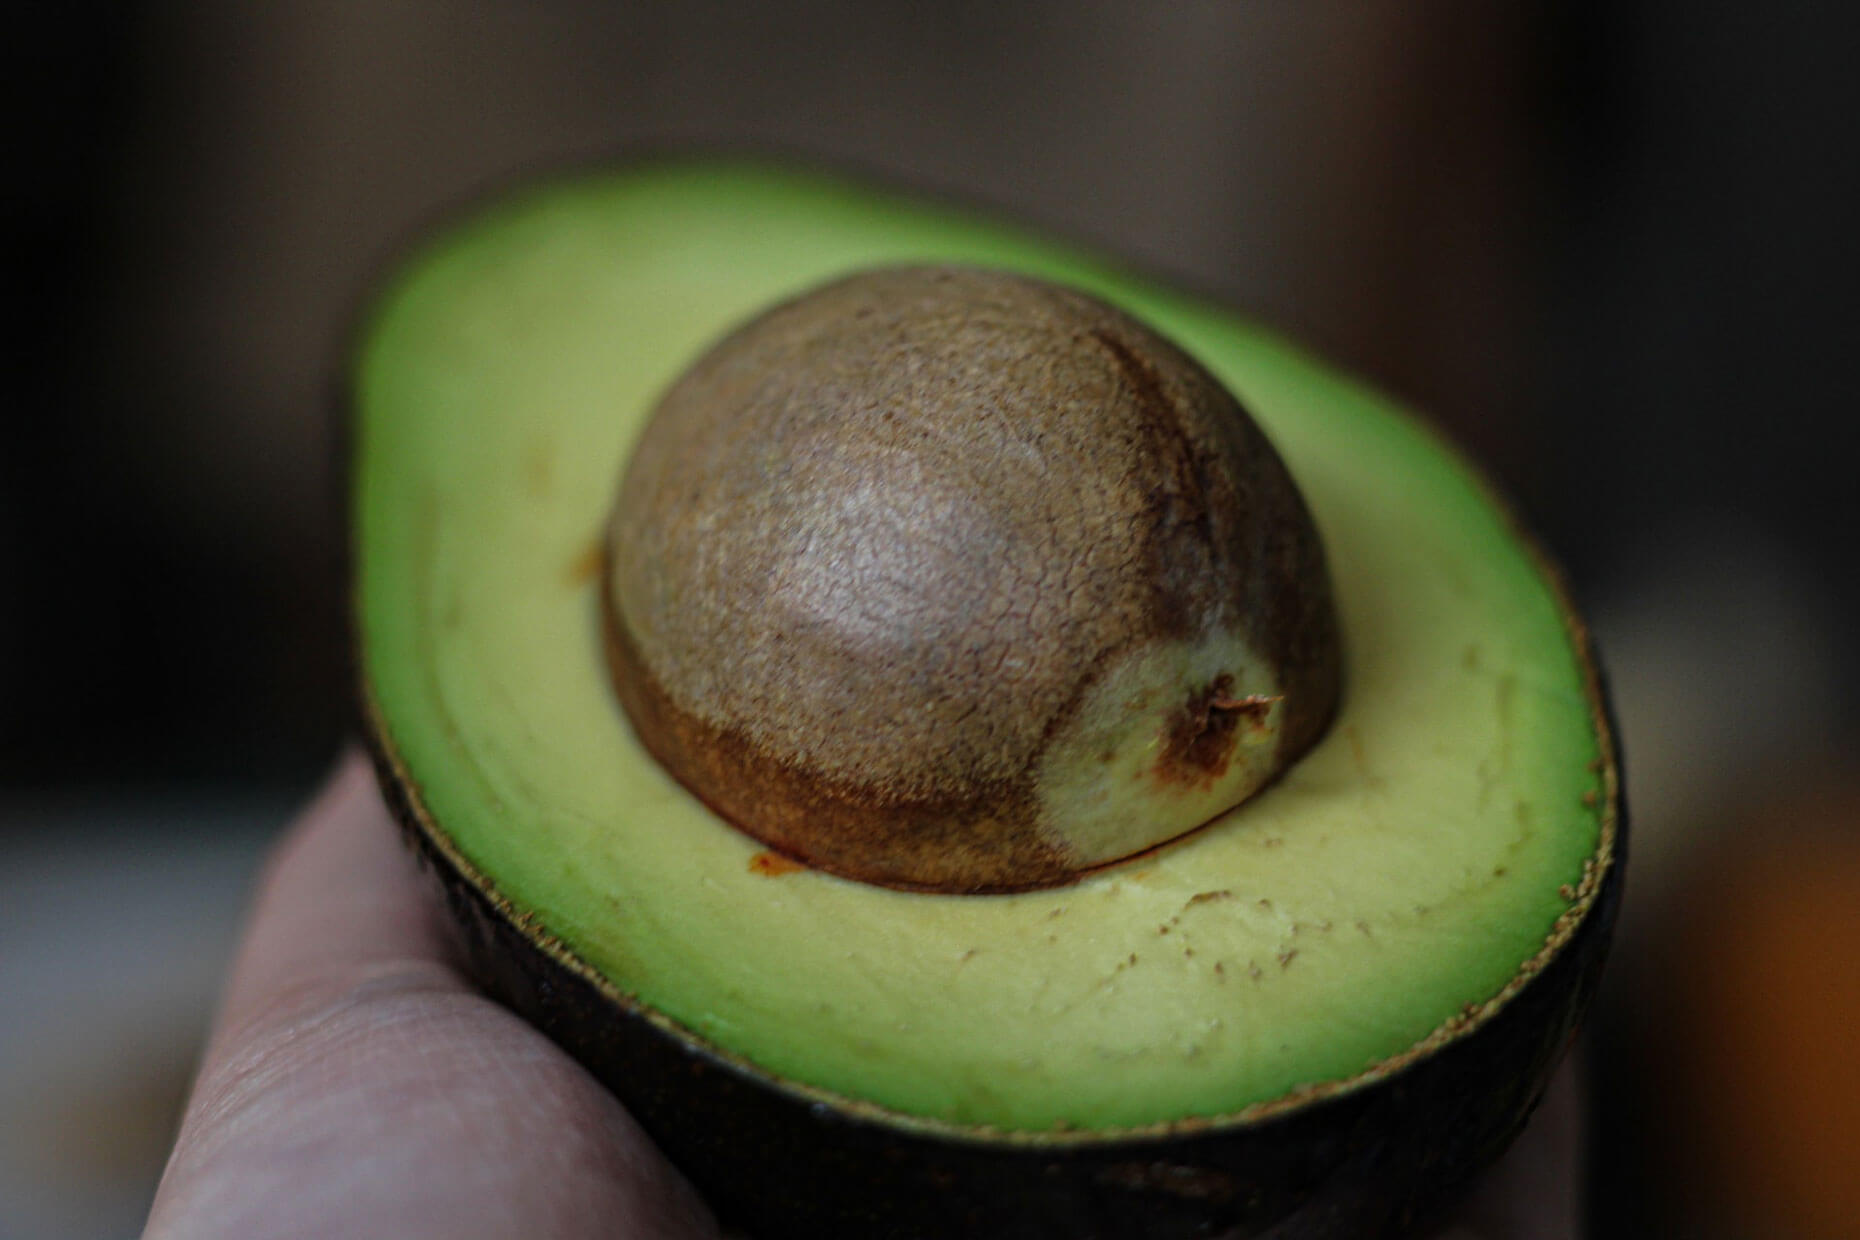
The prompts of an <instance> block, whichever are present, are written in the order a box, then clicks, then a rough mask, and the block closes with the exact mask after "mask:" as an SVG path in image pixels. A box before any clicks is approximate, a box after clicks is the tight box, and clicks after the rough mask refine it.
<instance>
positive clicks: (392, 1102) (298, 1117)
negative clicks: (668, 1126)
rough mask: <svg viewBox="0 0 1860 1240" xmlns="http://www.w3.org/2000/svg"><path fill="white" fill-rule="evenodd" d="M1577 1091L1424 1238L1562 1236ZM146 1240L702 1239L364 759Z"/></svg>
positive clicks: (1541, 1239)
mask: <svg viewBox="0 0 1860 1240" xmlns="http://www.w3.org/2000/svg"><path fill="white" fill-rule="evenodd" d="M1570 1076H1571V1074H1570V1072H1568V1071H1565V1072H1563V1073H1562V1074H1561V1076H1560V1078H1559V1080H1558V1082H1557V1083H1556V1084H1555V1085H1553V1086H1552V1089H1551V1093H1550V1096H1549V1097H1548V1098H1547V1099H1546V1101H1545V1103H1544V1105H1543V1106H1542V1107H1541V1108H1540V1109H1539V1113H1538V1115H1537V1116H1536V1118H1535V1119H1534V1120H1533V1121H1532V1124H1531V1126H1530V1127H1529V1128H1528V1129H1527V1130H1526V1131H1525V1133H1524V1135H1523V1136H1522V1137H1521V1138H1520V1139H1519V1141H1518V1143H1517V1144H1516V1145H1515V1146H1514V1147H1513V1149H1512V1150H1511V1152H1510V1153H1508V1154H1507V1155H1506V1157H1505V1159H1504V1160H1503V1161H1502V1162H1501V1163H1500V1164H1499V1165H1498V1166H1497V1167H1496V1168H1494V1169H1493V1170H1492V1171H1491V1172H1489V1173H1488V1174H1487V1175H1486V1176H1485V1177H1484V1179H1483V1180H1482V1182H1481V1184H1480V1186H1479V1188H1478V1189H1476V1190H1475V1192H1474V1194H1473V1195H1472V1197H1471V1198H1470V1199H1469V1200H1468V1201H1467V1203H1466V1204H1465V1205H1464V1207H1463V1208H1461V1209H1460V1210H1459V1211H1457V1212H1456V1214H1455V1216H1454V1220H1453V1222H1452V1223H1451V1224H1450V1225H1449V1226H1448V1227H1447V1229H1446V1230H1445V1231H1443V1232H1441V1233H1439V1237H1438V1240H1568V1238H1569V1237H1573V1236H1574V1235H1575V1234H1576V1209H1575V1200H1576V1193H1575V1183H1574V1172H1575V1163H1576V1160H1575V1149H1576V1144H1577V1140H1576V1138H1577V1129H1578V1123H1577V1115H1576V1105H1575V1103H1576V1099H1575V1091H1574V1088H1573V1085H1572V1083H1571V1080H1570V1079H1569V1078H1570ZM144 1236H145V1240H179V1238H181V1237H187V1238H188V1240H216V1238H219V1237H225V1238H228V1240H231V1238H233V1237H237V1238H239V1240H271V1238H284V1237H292V1238H296V1237H324V1236H357V1237H363V1236H383V1237H387V1236H392V1237H397V1238H401V1240H420V1238H421V1237H435V1238H437V1237H446V1238H447V1240H465V1238H469V1237H508V1236H525V1237H535V1238H537V1240H558V1238H559V1240H579V1238H581V1237H587V1238H589V1240H593V1238H594V1237H615V1236H628V1237H642V1238H644V1237H652V1238H654V1240H717V1238H718V1237H719V1236H720V1233H719V1231H718V1228H717V1225H716V1223H715V1222H714V1221H713V1220H712V1218H711V1217H710V1214H709V1212H708V1211H707V1210H706V1209H705V1208H704V1206H703V1204H702V1203H701V1202H700V1201H699V1200H698V1198H697V1196H696V1195H695V1194H694V1193H693V1192H692V1190H691V1188H690V1187H689V1186H688V1185H687V1184H686V1183H685V1182H684V1180H683V1179H682V1178H681V1177H680V1176H679V1175H678V1173H677V1172H676V1171H674V1170H673V1169H672V1168H671V1166H670V1165H669V1164H667V1163H666V1162H665V1160H664V1159H663V1158H662V1157H661V1156H660V1155H659V1153H658V1151H657V1150H655V1149H654V1148H653V1146H652V1143H651V1142H650V1140H649V1139H648V1138H647V1137H646V1135H645V1134H644V1133H643V1132H641V1131H640V1129H639V1127H638V1125H637V1124H635V1123H634V1122H633V1120H632V1118H631V1117H630V1116H629V1115H628V1114H627V1113H626V1111H625V1110H624V1109H623V1108H622V1107H621V1106H620V1104H619V1103H618V1102H617V1101H615V1099H614V1098H613V1096H612V1095H611V1094H609V1093H608V1092H607V1091H606V1090H605V1089H604V1088H602V1087H601V1085H600V1084H598V1083H597V1082H596V1081H595V1080H594V1078H593V1077H591V1076H590V1075H588V1074H587V1072H585V1071H584V1070H583V1069H582V1068H581V1067H580V1066H579V1065H577V1064H576V1063H575V1062H574V1061H573V1060H572V1059H570V1058H569V1057H568V1056H567V1055H566V1054H564V1053H563V1052H562V1051H561V1050H559V1049H558V1048H557V1047H556V1046H555V1045H554V1044H553V1043H551V1042H550V1041H549V1040H548V1039H547V1038H545V1037H544V1036H543V1035H542V1034H540V1033H538V1032H537V1031H536V1030H534V1029H533V1028H531V1027H530V1026H529V1025H527V1024H525V1023H524V1022H523V1021H522V1020H521V1019H519V1018H518V1017H516V1016H515V1015H513V1014H512V1013H510V1012H509V1011H507V1010H505V1009H504V1008H502V1007H500V1006H498V1005H497V1004H496V1003H495V1002H493V1001H492V1000H490V999H488V998H486V997H485V996H484V995H482V994H480V993H479V992H478V990H477V989H476V988H475V987H474V986H473V985H472V984H471V982H470V981H468V980H467V978H466V975H465V972H464V970H463V967H462V964H461V962H460V961H459V960H458V959H457V957H456V956H455V955H454V952H453V948H452V940H451V938H450V935H449V932H448V929H447V927H446V925H445V923H444V911H443V910H442V909H441V908H440V907H439V904H438V901H437V898H436V896H435V894H434V893H433V892H432V891H431V889H430V888H429V887H428V885H427V883H426V880H425V879H424V878H423V876H422V875H421V874H420V873H419V871H418V868H417V866H416V864H415V863H414V860H413V858H412V856H411V855H410V854H409V853H408V852H407V850H406V849H405V848H404V847H403V846H402V845H401V843H400V840H399V836H398V831H397V828H396V827H395V825H394V823H393V821H392V820H391V819H390V817H389V815H388V812H387V810H386V808H385V807H384V806H383V804H382V802H381V799H380V796H379V795H378V793H377V792H376V790H375V786H374V783H373V780H372V777H371V776H370V774H369V772H368V769H367V766H366V764H365V762H363V761H362V760H361V759H360V758H357V757H350V758H348V759H345V761H344V762H343V763H342V765H341V767H340V768H339V770H338V771H337V773H336V775H335V777H334V778H333V779H332V780H331V782H330V784H329V785H328V787H327V788H326V789H325V790H324V791H323V793H322V794H321V795H320V796H319V797H318V798H317V800H316V801H315V803H314V804H312V805H311V806H310V808H309V809H308V810H307V811H306V812H305V813H304V814H303V816H302V817H301V818H300V819H299V821H298V822H297V824H296V825H295V826H294V827H293V828H292V829H291V830H290V831H289V833H288V834H287V835H286V836H285V838H284V840H283V841H282V842H281V843H280V844H279V846H278V847H277V849H276V850H275V852H274V854H273V856H272V858H271V860H270V861H269V863H268V864H267V867H266V869H265V871H264V874H263V876H262V878H261V880H260V883H259V887H258V894H257V897H256V900H255V902H254V904H253V907H252V911H251V914H250V917H249V921H248V924H247V926H246V930H245V933H244V937H243V941H242V943H241V945H240V947H239V950H238V953H237V956H236V958H235V960H234V963H233V966H232V971H231V974H230V977H229V979H228V981H227V984H226V990H225V993H224V995H223V997H222V1000H221V1008H220V1012H219V1015H218V1018H217V1020H216V1022H215V1027H214V1032H213V1035H212V1038H211V1040H210V1042H209V1045H208V1048H207V1053H206V1057H205V1059H204V1061H203V1062H202V1064H201V1068H200V1072H199V1075H198V1077H197V1079H196V1080H195V1083H194V1088H193V1092H192V1096H191V1097H190V1099H189V1102H188V1106H187V1110H186V1114H185V1117H184V1118H183V1120H182V1123H181V1129H180V1133H179V1135H178V1137H177V1139H176V1142H175V1147H174V1151H173V1153H172V1155H171V1156H170V1158H169V1162H168V1167H167V1170H166V1172H165V1173H164V1175H163V1176H162V1181H161V1185H160V1188H159V1189H158V1190H157V1192H156V1197H155V1203H154V1207H153V1210H152V1212H151V1214H150V1217H149V1222H148V1227H147V1230H146V1231H145V1232H144Z"/></svg>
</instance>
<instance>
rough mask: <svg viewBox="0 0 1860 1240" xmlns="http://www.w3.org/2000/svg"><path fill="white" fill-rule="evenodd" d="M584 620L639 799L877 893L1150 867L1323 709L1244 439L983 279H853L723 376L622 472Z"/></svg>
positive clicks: (1140, 353) (1304, 562) (1009, 283)
mask: <svg viewBox="0 0 1860 1240" xmlns="http://www.w3.org/2000/svg"><path fill="white" fill-rule="evenodd" d="M601 597H602V604H603V608H604V632H605V640H606V647H607V655H608V667H609V672H610V675H611V678H612V681H613V684H614V688H615V690H616V693H617V696H618V698H619V701H620V703H621V705H622V706H623V707H624V709H625V711H626V713H627V715H628V717H629V718H630V720H631V721H632V724H633V727H634V729H635V731H636V733H637V734H638V736H639V738H640V740H641V742H642V743H643V744H644V745H645V747H646V748H647V749H648V750H649V751H650V752H651V753H652V754H653V756H654V757H655V758H656V759H657V760H658V761H659V763H660V764H661V765H662V766H664V767H665V769H666V770H668V771H669V772H670V773H671V774H672V775H673V776H674V777H676V778H677V779H678V780H679V781H680V782H681V783H683V784H684V785H685V786H686V787H687V788H689V789H690V790H691V791H692V792H693V793H695V794H696V795H697V796H698V797H699V798H700V799H702V800H703V801H704V802H705V803H706V804H707V805H709V806H710V807H711V808H712V809H713V810H715V811H716V812H717V813H718V814H720V815H721V816H722V817H724V818H725V819H727V820H728V821H730V822H731V823H733V824H735V825H736V826H737V827H738V828H740V829H741V830H743V831H745V832H746V833H748V834H749V835H751V836H753V837H755V838H756V839H757V840H759V841H761V842H763V843H764V844H766V845H768V846H769V847H770V848H773V849H775V850H777V851H779V852H781V853H783V854H785V855H787V856H789V857H793V858H796V859H798V860H800V861H803V862H805V863H806V864H808V865H810V866H814V867H816V868H820V869H825V870H828V871H831V872H833V873H837V874H840V875H843V876H846V877H850V878H854V879H859V880H862V881H866V882H872V883H879V884H884V885H888V886H894V887H906V888H921V889H929V890H937V891H999V890H1018V889H1026V888H1032V887H1042V886H1051V885H1055V884H1058V883H1063V882H1067V881H1069V880H1071V879H1072V878H1074V877H1076V876H1077V875H1078V874H1080V873H1081V872H1083V871H1086V870H1088V869H1092V868H1095V867H1098V866H1102V865H1105V864H1108V863H1111V862H1114V861H1117V860H1119V859H1121V858H1124V857H1128V856H1130V855H1133V854H1135V853H1138V852H1142V851H1144V850H1146V849H1149V848H1152V847H1154V846H1156V845H1158V844H1161V843H1164V842H1166V841H1168V840H1170V839H1173V838H1175V837H1177V836H1179V835H1181V834H1183V833H1185V832H1187V831H1191V830H1193V829H1195V828H1196V827H1199V826H1201V825H1203V824H1204V823H1206V822H1208V821H1209V820H1210V819H1211V818H1214V817H1216V816H1218V815H1220V814H1221V813H1223V812H1225V811H1226V810H1228V809H1230V808H1232V807H1233V806H1234V805H1237V804H1239V803H1240V802H1241V801H1243V800H1245V799H1246V798H1247V797H1249V796H1251V795H1253V794H1254V793H1255V792H1257V791H1258V790H1259V789H1260V788H1262V787H1264V786H1265V785H1266V784H1268V783H1270V782H1271V781H1272V780H1273V779H1274V778H1276V777H1277V776H1278V775H1279V774H1280V773H1282V772H1283V771H1284V770H1285V769H1286V767H1287V766H1289V765H1290V764H1291V763H1292V762H1294V761H1295V760H1296V759H1297V758H1298V756H1299V755H1300V754H1302V753H1303V752H1304V751H1305V750H1307V749H1308V748H1309V747H1310V746H1311V744H1312V743H1313V742H1314V741H1316V740H1317V738H1318V737H1319V736H1320V735H1321V734H1322V732H1323V730H1324V728H1325V727H1326V726H1327V725H1328V723H1329V721H1330V719H1331V717H1332V716H1333V714H1334V713H1335V711H1336V707H1337V698H1338V688H1339V679H1340V676H1339V670H1338V668H1339V661H1340V660H1339V650H1338V633H1337V622H1336V618H1335V614H1334V608H1333V604H1332V599H1331V589H1330V583H1329V579H1328V575H1327V571H1326V567H1325V563H1324V555H1323V549H1322V546H1321V544H1320V542H1319V539H1318V535H1317V531H1316V529H1315V527H1314V525H1313V523H1312V521H1311V517H1310V515H1309V512H1308V511H1307V510H1306V508H1305V505H1304V502H1303V500H1302V498H1301V497H1300V496H1299V494H1298V491H1297V489H1296V487H1295V486H1294V484H1293V482H1292V479H1291V477H1290V475H1289V474H1288V473H1287V471H1286V469H1285V466H1284V465H1283V463H1282V462H1281V461H1280V459H1279V457H1278V455H1277V453H1276V452H1275V451H1274V449H1273V448H1272V446H1271V444H1270V443H1269V442H1268V441H1267V440H1266V438H1265V436H1264V435H1263V434H1262V433H1261V432H1260V431H1259V429H1258V427H1257V426H1256V425H1255V424H1254V423H1253V421H1252V419H1251V418H1250V417H1249V416H1248V415H1247V414H1246V412H1245V411H1244V410H1243V409H1242V408H1241V407H1240V405H1239V403H1238V402H1237V401H1236V400H1235V399H1234V398H1233V396H1232V395H1231V394H1229V393H1228V392H1227V391H1225V390H1224V389H1223V388H1222V387H1221V385H1220V384H1219V383H1218V382H1217V381H1216V380H1215V379H1214V378H1213V377H1212V376H1211V375H1209V374H1208V373H1207V371H1206V370H1204V369H1203V368H1202V367H1201V366H1200V365H1199V364H1198V363H1196V362H1195V361H1194V360H1193V359H1191V358H1190V357H1188V355H1187V354H1185V353H1183V352H1182V351H1181V350H1179V349H1178V348H1176V347H1175V346H1174V345H1172V344H1171V343H1169V342H1168V341H1166V340H1164V339H1163V338H1162V337H1160V336H1158V335H1157V334H1156V333H1154V332H1152V331H1150V330H1149V329H1148V328H1147V327H1145V326H1143V325H1142V324H1141V323H1139V322H1137V321H1136V320H1135V319H1133V318H1131V317H1130V316H1129V315H1127V314H1124V313H1123V312H1121V311H1118V310H1115V309H1113V308H1112V307H1110V306H1108V305H1105V304H1104V303H1102V302H1099V301H1096V300H1095V299H1092V298H1089V297H1087V296H1085V295H1083V294H1081V293H1077V292H1074V291H1072V290H1069V289H1065V288H1062V287H1059V286H1056V285H1051V284H1046V283H1042V282H1039V281H1035V280H1032V279H1028V278H1025V277H1021V276H1015V275H1009V274H1005V273H1001V272H994V271H985V270H979V269H971V268H952V267H912V268H894V269H886V270H879V271H872V272H866V273H861V274H858V275H854V276H851V277H848V278H845V279H841V280H838V281H836V282H833V283H830V284H828V285H825V286H823V287H821V288H818V289H815V290H814V291H812V292H810V293H807V294H805V295H803V296H801V297H799V298H796V299H794V300H792V301H789V302H786V303H784V304H782V305H780V306H777V307H775V308H774V309H772V310H770V311H768V312H766V313H764V314H763V315H761V316H760V317H758V318H756V319H754V320H753V321H751V322H750V323H748V324H747V325H745V326H743V327H741V328H739V329H738V330H737V331H736V332H734V333H732V334H731V335H730V336H728V337H726V338H725V339H724V340H723V341H722V342H721V343H719V344H718V345H716V346H715V347H714V348H713V349H712V350H711V351H710V352H709V353H707V354H705V355H704V356H703V357H702V358H700V359H699V360H698V361H697V363H696V364H695V365H693V366H692V367H691V368H690V369H689V370H688V371H687V372H686V373H685V374H684V375H683V376H682V377H681V378H679V379H678V380H677V381H676V382H675V383H674V384H673V385H672V387H671V388H670V389H669V390H668V391H667V392H666V394H665V395H664V397H663V399H662V400H661V401H660V403H659V405H658V408H657V409H656V410H655V412H654V414H653V416H652V418H651V420H650V421H649V423H648V425H647V427H646V429H645V431H644V432H643V434H642V436H641V438H640V440H639V442H638V444H637V446H636V448H635V450H634V453H633V456H632V458H631V460H630V462H629V465H628V467H627V469H626V472H625V474H624V477H623V479H622V482H621V487H620V491H619V495H618V497H617V499H616V502H615V504H614V507H613V510H612V512H611V515H610V518H609V525H608V530H607V541H606V553H605V559H604V563H603V576H602V591H601Z"/></svg>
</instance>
